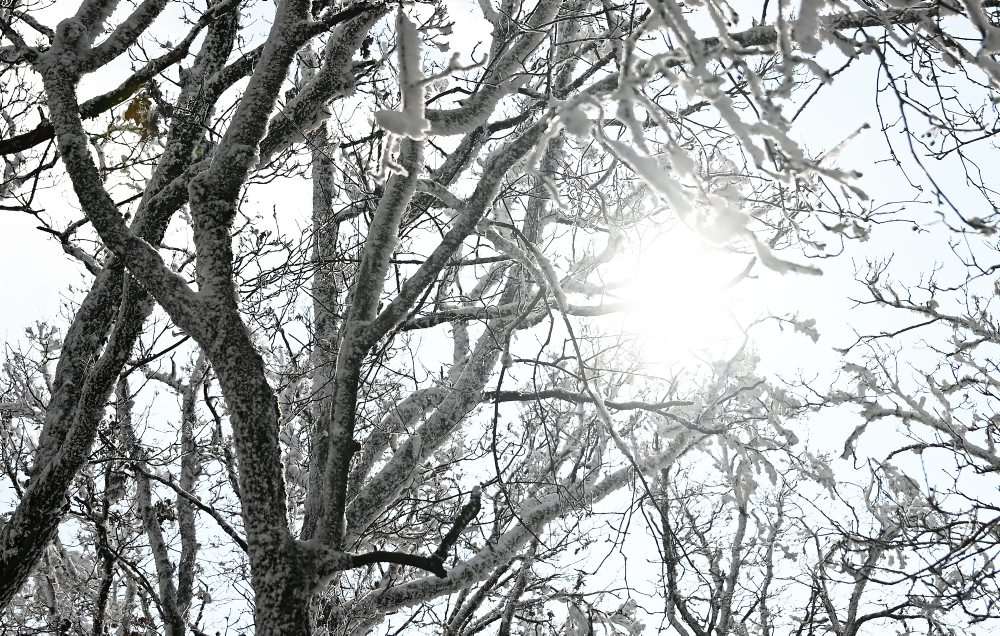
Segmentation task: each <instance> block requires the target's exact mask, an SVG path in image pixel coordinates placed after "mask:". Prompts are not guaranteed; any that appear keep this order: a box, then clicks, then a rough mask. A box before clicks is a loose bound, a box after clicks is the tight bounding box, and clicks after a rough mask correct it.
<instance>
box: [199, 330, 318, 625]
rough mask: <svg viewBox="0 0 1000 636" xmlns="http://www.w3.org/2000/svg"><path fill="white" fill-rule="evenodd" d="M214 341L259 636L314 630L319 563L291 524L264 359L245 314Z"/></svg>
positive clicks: (211, 348) (213, 356) (211, 349)
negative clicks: (312, 599) (312, 601)
mask: <svg viewBox="0 0 1000 636" xmlns="http://www.w3.org/2000/svg"><path fill="white" fill-rule="evenodd" d="M206 344H207V345H209V346H208V347H206V348H208V350H209V358H210V360H211V361H212V366H213V368H214V369H215V372H216V374H217V375H218V378H219V383H220V385H221V386H222V393H223V396H224V398H225V401H226V405H227V407H228V409H229V418H230V421H231V422H232V426H233V434H234V437H235V439H236V455H237V461H238V464H239V484H240V492H241V497H242V506H243V523H244V526H245V528H246V534H247V544H248V546H249V548H248V556H249V559H250V574H251V584H252V586H253V590H254V603H255V608H256V609H255V613H254V616H255V623H256V626H257V634H258V635H260V636H263V635H265V634H266V635H269V636H270V635H274V636H283V635H286V634H287V635H289V636H292V635H303V634H308V633H309V599H310V597H311V595H312V589H313V587H314V585H315V581H316V575H315V564H314V563H313V561H312V559H311V558H310V557H309V556H308V555H307V554H306V551H305V550H304V548H303V547H302V545H301V544H300V543H298V542H297V541H295V539H294V538H293V537H292V535H291V532H290V531H289V529H288V525H287V523H286V519H287V511H286V506H285V502H286V499H285V482H284V479H283V477H282V467H281V462H280V461H278V460H279V458H280V457H281V452H280V449H279V447H278V404H277V400H276V399H275V395H274V391H273V390H272V389H271V387H270V385H268V383H267V376H266V375H265V368H264V360H263V358H262V357H261V356H260V354H259V353H258V352H257V351H256V349H255V348H254V346H253V342H252V341H251V339H250V336H249V334H248V332H247V331H246V328H245V327H244V326H243V324H242V322H240V320H239V317H238V316H234V317H233V318H232V319H231V320H229V321H227V323H226V324H225V325H223V326H222V328H221V329H220V330H219V331H218V332H217V333H216V334H215V337H214V339H213V342H212V343H203V346H205V345H206Z"/></svg>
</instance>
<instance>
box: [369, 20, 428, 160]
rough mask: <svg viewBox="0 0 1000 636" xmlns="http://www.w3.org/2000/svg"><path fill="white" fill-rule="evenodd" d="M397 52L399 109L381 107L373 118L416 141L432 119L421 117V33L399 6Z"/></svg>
mask: <svg viewBox="0 0 1000 636" xmlns="http://www.w3.org/2000/svg"><path fill="white" fill-rule="evenodd" d="M396 53H397V56H398V57H397V59H398V61H399V90H400V94H401V98H402V104H401V110H380V111H378V112H376V113H375V121H376V123H378V125H379V126H381V127H382V128H384V129H385V130H386V131H388V132H390V133H392V134H393V135H398V136H400V137H409V138H410V139H413V140H417V141H419V140H422V139H425V138H426V137H427V133H429V132H430V130H431V122H430V121H429V120H428V119H427V118H426V117H424V83H425V80H424V74H423V71H422V70H421V67H420V36H419V34H418V33H417V26H416V25H415V24H413V22H412V21H411V20H410V18H408V17H407V16H406V14H404V13H403V9H402V8H400V9H399V11H398V12H397V13H396Z"/></svg>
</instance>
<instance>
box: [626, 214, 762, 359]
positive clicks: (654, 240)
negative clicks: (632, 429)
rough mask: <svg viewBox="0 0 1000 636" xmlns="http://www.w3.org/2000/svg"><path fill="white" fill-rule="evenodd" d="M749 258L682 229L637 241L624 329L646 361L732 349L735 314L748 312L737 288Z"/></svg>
mask: <svg viewBox="0 0 1000 636" xmlns="http://www.w3.org/2000/svg"><path fill="white" fill-rule="evenodd" d="M750 259H751V256H749V255H745V254H734V253H733V252H731V251H728V250H725V249H722V248H719V247H714V246H711V245H708V244H706V243H705V241H704V240H702V239H701V238H700V237H699V236H697V235H696V234H694V233H693V232H692V231H690V230H688V229H687V228H686V227H683V226H675V227H673V228H670V229H669V230H665V231H661V232H660V233H658V234H652V235H650V236H648V237H643V238H642V241H641V244H640V246H639V249H638V250H637V251H636V252H635V253H634V254H633V256H632V258H631V260H630V263H629V267H630V268H631V271H630V272H629V274H630V275H629V280H630V284H629V285H628V287H627V288H626V291H625V294H624V295H625V297H626V298H627V300H628V301H629V303H630V304H631V306H632V309H631V310H630V311H629V312H628V314H627V316H626V317H625V328H626V330H627V331H628V332H630V333H633V334H635V336H636V337H637V338H638V339H639V346H640V352H641V354H642V355H643V357H644V358H645V360H646V362H647V363H650V364H658V363H663V364H672V363H677V362H682V361H683V360H684V359H685V358H687V357H689V356H692V355H699V354H715V355H722V354H725V353H727V352H731V350H733V349H734V348H735V347H738V346H739V344H740V342H742V338H743V331H742V328H741V326H740V323H739V316H741V315H743V314H744V313H745V312H744V311H740V310H746V309H753V308H752V307H748V306H747V303H748V302H750V299H748V298H743V296H744V294H742V293H741V289H740V285H739V284H738V280H739V278H740V277H741V275H742V274H743V273H744V270H745V269H746V267H747V265H748V264H749V263H750ZM734 283H737V284H734Z"/></svg>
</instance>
